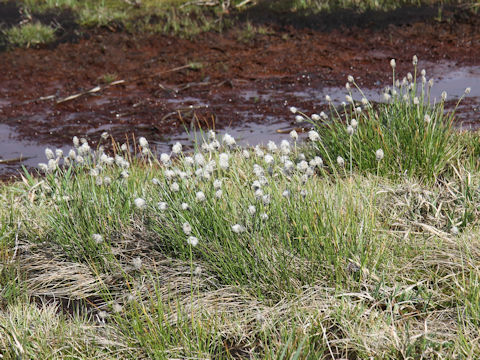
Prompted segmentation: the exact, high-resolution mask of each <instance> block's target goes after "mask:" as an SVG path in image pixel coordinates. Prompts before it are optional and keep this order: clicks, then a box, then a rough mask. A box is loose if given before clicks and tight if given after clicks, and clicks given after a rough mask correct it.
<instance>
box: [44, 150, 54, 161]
mask: <svg viewBox="0 0 480 360" xmlns="http://www.w3.org/2000/svg"><path fill="white" fill-rule="evenodd" d="M45 157H46V158H47V159H48V160H50V159H53V158H55V154H54V153H53V151H52V149H50V148H46V149H45Z"/></svg>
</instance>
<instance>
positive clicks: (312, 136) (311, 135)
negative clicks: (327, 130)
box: [308, 130, 320, 141]
mask: <svg viewBox="0 0 480 360" xmlns="http://www.w3.org/2000/svg"><path fill="white" fill-rule="evenodd" d="M308 138H309V139H310V141H318V140H320V135H318V133H317V132H316V131H315V130H310V131H309V132H308Z"/></svg>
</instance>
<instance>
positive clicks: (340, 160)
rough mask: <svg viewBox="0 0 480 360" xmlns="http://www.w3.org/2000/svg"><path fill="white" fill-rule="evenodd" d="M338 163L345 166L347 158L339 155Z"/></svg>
mask: <svg viewBox="0 0 480 360" xmlns="http://www.w3.org/2000/svg"><path fill="white" fill-rule="evenodd" d="M337 164H338V166H340V167H344V166H345V160H344V159H343V158H342V157H341V156H337Z"/></svg>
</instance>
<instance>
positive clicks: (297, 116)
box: [295, 115, 304, 123]
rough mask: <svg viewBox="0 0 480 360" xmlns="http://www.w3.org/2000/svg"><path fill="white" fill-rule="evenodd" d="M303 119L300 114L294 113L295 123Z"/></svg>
mask: <svg viewBox="0 0 480 360" xmlns="http://www.w3.org/2000/svg"><path fill="white" fill-rule="evenodd" d="M303 120H304V118H303V116H302V115H296V116H295V121H296V122H297V123H302V122H303Z"/></svg>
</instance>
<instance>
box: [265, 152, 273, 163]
mask: <svg viewBox="0 0 480 360" xmlns="http://www.w3.org/2000/svg"><path fill="white" fill-rule="evenodd" d="M263 160H265V163H267V164H272V163H273V161H274V159H273V156H272V155H270V154H267V155H265V157H264V158H263Z"/></svg>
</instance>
